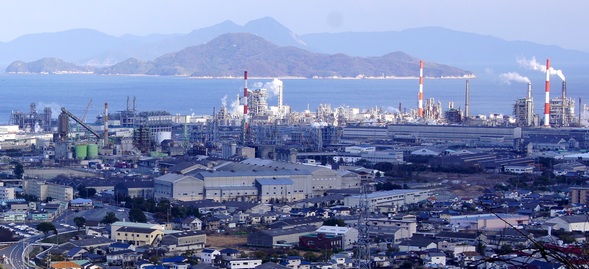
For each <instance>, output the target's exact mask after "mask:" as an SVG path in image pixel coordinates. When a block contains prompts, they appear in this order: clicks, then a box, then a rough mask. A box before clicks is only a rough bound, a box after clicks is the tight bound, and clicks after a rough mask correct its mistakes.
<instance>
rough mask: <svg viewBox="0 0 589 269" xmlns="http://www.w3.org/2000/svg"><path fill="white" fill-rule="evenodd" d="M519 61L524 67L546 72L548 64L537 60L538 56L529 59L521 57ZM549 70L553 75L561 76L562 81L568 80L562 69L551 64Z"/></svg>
mask: <svg viewBox="0 0 589 269" xmlns="http://www.w3.org/2000/svg"><path fill="white" fill-rule="evenodd" d="M517 63H518V64H519V65H521V66H522V67H524V68H527V69H530V70H535V71H540V72H546V65H543V64H541V63H539V62H538V61H536V57H532V59H531V60H528V59H526V58H519V59H517ZM549 71H550V74H551V75H557V76H558V77H560V79H562V81H566V79H565V77H564V74H563V73H562V70H557V69H554V68H552V66H551V67H550V69H549Z"/></svg>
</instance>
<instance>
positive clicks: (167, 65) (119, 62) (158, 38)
mask: <svg viewBox="0 0 589 269" xmlns="http://www.w3.org/2000/svg"><path fill="white" fill-rule="evenodd" d="M228 33H249V34H253V35H255V36H256V37H255V38H254V37H252V36H249V37H245V35H227V36H223V35H225V34H228ZM222 36H223V37H222ZM218 38H221V39H218ZM246 41H250V42H259V43H260V46H262V47H264V48H266V49H269V50H268V51H262V52H263V53H261V52H260V51H259V50H256V45H252V44H255V43H252V44H246V43H245V42H246ZM217 42H219V43H217ZM223 42H225V43H223ZM226 42H229V43H230V42H242V43H240V44H242V47H241V49H245V48H247V50H246V51H241V53H239V54H233V56H234V58H233V59H234V60H235V62H224V63H225V65H226V66H225V67H223V65H219V64H214V63H213V62H211V61H214V60H216V61H224V60H227V58H224V56H225V55H223V53H234V52H235V50H232V49H230V48H229V47H225V48H221V47H219V48H213V47H211V46H210V43H215V44H224V45H227V44H228V43H226ZM40 44H41V45H40ZM207 45H208V46H207ZM254 51H257V53H261V54H259V55H257V56H255V57H254V55H253V53H254ZM217 52H218V53H221V54H218V55H210V54H209V53H217ZM400 52H403V53H400ZM243 53H249V54H243ZM408 55H411V56H413V57H416V58H418V59H423V60H424V61H426V63H428V65H429V66H428V65H426V69H427V68H428V67H429V68H432V72H433V70H434V69H433V68H434V66H436V67H437V68H438V69H439V70H445V72H448V74H455V73H454V72H456V71H458V70H460V69H463V70H471V71H473V72H475V73H476V74H479V73H483V72H485V70H487V69H488V68H490V67H491V68H497V69H500V68H503V69H505V70H511V69H514V68H515V67H516V66H517V65H516V58H518V57H526V58H531V57H534V56H535V57H537V58H539V59H545V58H548V57H550V58H551V59H552V62H553V63H554V65H557V66H563V65H567V66H586V65H587V63H588V62H589V53H586V52H581V51H575V50H568V49H563V48H559V47H556V46H546V45H539V44H534V43H531V42H525V41H506V40H502V39H499V38H495V37H491V36H484V35H478V34H472V33H465V32H459V31H453V30H449V29H444V28H437V27H425V28H415V29H408V30H404V31H388V32H364V33H362V32H357V33H354V32H348V33H335V34H329V33H317V34H307V35H301V36H298V35H297V34H295V33H293V32H292V31H290V30H289V29H288V28H287V27H285V26H283V25H281V24H280V23H278V22H277V21H275V20H274V19H272V18H269V17H266V18H262V19H259V20H255V21H251V22H249V23H247V24H246V25H244V26H239V25H237V24H235V23H233V22H231V21H225V22H222V23H220V24H217V25H214V26H211V27H207V28H202V29H198V30H194V31H192V32H190V33H188V34H172V35H159V34H154V35H149V36H141V37H140V36H132V35H125V36H121V37H113V36H110V35H106V34H103V33H100V32H98V31H94V30H87V29H77V30H70V31H64V32H58V33H46V34H31V35H26V36H22V37H20V38H17V39H15V40H13V41H11V42H5V43H0V66H8V65H10V70H13V71H14V70H25V69H24V68H25V67H26V68H28V70H29V71H30V72H36V71H34V70H47V68H45V69H44V68H40V67H38V66H37V67H36V68H29V65H39V64H41V63H42V62H45V63H46V64H49V62H51V60H48V59H51V58H53V59H54V60H55V61H56V62H55V63H53V64H57V61H58V60H57V59H61V60H63V61H64V63H62V64H65V63H72V65H73V66H78V67H79V68H81V70H89V69H91V70H95V71H96V72H97V73H109V74H110V73H121V74H127V73H134V74H135V73H141V74H170V75H171V74H193V75H198V76H200V75H203V76H205V75H210V76H214V75H219V74H233V73H234V72H236V71H235V69H240V72H242V70H243V69H245V68H246V67H247V68H248V69H250V70H252V74H254V73H255V72H254V70H257V71H259V72H262V73H260V74H259V75H260V76H266V75H267V76H275V74H279V75H292V76H301V75H302V76H315V75H317V76H327V75H330V74H334V75H335V74H350V75H353V76H355V75H358V74H365V75H378V74H379V73H380V74H381V75H382V73H388V72H389V71H390V70H392V69H390V68H393V67H391V66H392V65H396V63H388V64H385V65H383V63H382V61H388V60H391V61H392V60H402V59H405V58H406V57H409V58H411V57H410V56H408ZM235 57H236V58H235ZM294 57H301V58H298V59H295V58H294ZM44 58H48V59H44ZM416 58H412V59H411V60H408V61H409V62H411V61H413V63H415V61H417V60H416ZM39 59H44V60H42V61H41V60H39ZM238 60H241V61H243V62H237V61H238ZM15 61H22V62H15ZM48 61H49V62H48ZM187 61H188V62H187ZM191 61H194V62H191ZM285 61H286V62H285ZM329 61H335V62H333V63H332V62H329ZM405 62H407V59H405ZM434 62H438V63H444V64H446V65H448V66H443V65H436V64H433V63H434ZM11 63H12V64H11ZM281 64H282V65H284V66H282V65H281ZM72 65H68V68H73V67H72ZM342 65H343V66H342ZM388 65H391V66H389V67H387V66H388ZM399 65H400V66H399V69H398V70H396V71H395V72H392V73H394V74H399V75H400V76H402V75H401V74H404V72H406V70H405V71H404V70H403V69H404V68H406V67H402V66H403V64H399ZM205 66H206V69H205ZM449 66H456V67H458V68H460V69H458V68H455V67H452V68H449ZM64 67H65V66H64ZM211 67H215V68H214V69H211ZM15 68H16V69H15ZM321 68H329V69H325V70H323V71H324V72H322V73H317V71H321V70H320V69H321ZM379 68H385V69H382V70H379ZM386 68H389V69H386ZM203 70H204V71H203ZM208 70H215V72H210V73H209V72H208ZM64 71H65V70H64ZM294 71H296V72H294ZM42 72H43V71H42ZM81 72H85V71H81ZM264 72H267V73H264ZM462 72H464V73H469V72H465V71H462ZM415 73H416V72H415V68H414V67H412V69H411V75H413V76H415ZM354 74H355V75H354ZM430 74H434V73H430ZM436 74H445V73H436ZM458 74H460V73H458ZM432 76H433V75H432Z"/></svg>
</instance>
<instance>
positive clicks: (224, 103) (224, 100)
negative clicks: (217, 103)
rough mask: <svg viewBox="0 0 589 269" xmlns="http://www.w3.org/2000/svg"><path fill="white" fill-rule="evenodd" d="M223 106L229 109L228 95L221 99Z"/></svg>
mask: <svg viewBox="0 0 589 269" xmlns="http://www.w3.org/2000/svg"><path fill="white" fill-rule="evenodd" d="M221 105H222V106H224V107H227V95H225V96H223V98H221Z"/></svg>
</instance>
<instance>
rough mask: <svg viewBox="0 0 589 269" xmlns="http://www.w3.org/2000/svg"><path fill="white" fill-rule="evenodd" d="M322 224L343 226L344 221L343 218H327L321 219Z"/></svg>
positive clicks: (344, 224)
mask: <svg viewBox="0 0 589 269" xmlns="http://www.w3.org/2000/svg"><path fill="white" fill-rule="evenodd" d="M323 225H326V226H341V227H345V226H346V222H345V221H344V220H343V219H336V218H329V219H326V220H324V221H323Z"/></svg>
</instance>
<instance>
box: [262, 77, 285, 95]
mask: <svg viewBox="0 0 589 269" xmlns="http://www.w3.org/2000/svg"><path fill="white" fill-rule="evenodd" d="M281 87H282V80H280V79H277V78H275V79H274V80H272V81H271V82H266V84H264V88H265V89H266V90H268V92H269V96H277V95H278V93H279V92H280V88H281Z"/></svg>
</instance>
